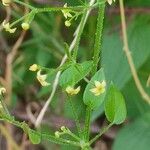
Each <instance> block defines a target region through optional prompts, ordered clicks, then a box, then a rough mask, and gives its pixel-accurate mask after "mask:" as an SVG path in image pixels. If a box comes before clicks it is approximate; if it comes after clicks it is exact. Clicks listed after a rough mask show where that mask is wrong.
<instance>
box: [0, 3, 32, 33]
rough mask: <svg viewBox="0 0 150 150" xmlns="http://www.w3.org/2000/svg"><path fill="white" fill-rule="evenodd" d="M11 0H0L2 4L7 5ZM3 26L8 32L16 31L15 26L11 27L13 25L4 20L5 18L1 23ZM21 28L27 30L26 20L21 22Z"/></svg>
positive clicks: (28, 26)
mask: <svg viewBox="0 0 150 150" xmlns="http://www.w3.org/2000/svg"><path fill="white" fill-rule="evenodd" d="M11 2H12V0H2V4H3V5H4V6H9V5H10V4H11ZM2 26H3V28H4V29H5V31H7V32H9V33H14V32H15V31H16V29H17V28H12V27H13V25H12V24H10V23H9V22H6V20H4V21H3V23H2ZM21 26H22V29H24V30H28V29H29V28H30V25H29V23H28V22H23V23H22V24H21Z"/></svg>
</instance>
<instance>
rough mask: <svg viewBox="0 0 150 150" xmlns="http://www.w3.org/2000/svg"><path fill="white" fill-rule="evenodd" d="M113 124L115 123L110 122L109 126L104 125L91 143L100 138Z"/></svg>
mask: <svg viewBox="0 0 150 150" xmlns="http://www.w3.org/2000/svg"><path fill="white" fill-rule="evenodd" d="M112 125H113V123H111V124H109V125H108V126H107V127H104V128H103V129H102V130H101V131H100V133H99V134H98V135H96V136H95V137H94V138H93V139H92V140H90V141H89V145H91V144H93V143H94V142H95V141H96V140H97V139H98V138H100V137H101V136H102V135H103V134H104V133H105V132H106V131H107V130H108V129H109V128H110V127H111V126H112Z"/></svg>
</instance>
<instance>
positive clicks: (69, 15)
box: [62, 3, 73, 27]
mask: <svg viewBox="0 0 150 150" xmlns="http://www.w3.org/2000/svg"><path fill="white" fill-rule="evenodd" d="M64 8H66V9H64V10H62V13H63V15H64V17H65V18H66V21H65V26H67V27H70V26H71V18H73V16H72V14H71V13H70V10H69V9H67V3H66V4H65V5H64ZM68 19H69V20H68Z"/></svg>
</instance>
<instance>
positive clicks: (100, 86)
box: [90, 81, 106, 96]
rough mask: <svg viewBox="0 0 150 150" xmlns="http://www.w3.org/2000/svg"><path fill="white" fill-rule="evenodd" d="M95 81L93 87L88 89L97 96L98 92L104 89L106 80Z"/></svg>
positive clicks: (100, 92)
mask: <svg viewBox="0 0 150 150" xmlns="http://www.w3.org/2000/svg"><path fill="white" fill-rule="evenodd" d="M94 82H95V87H94V88H92V89H90V91H91V92H92V93H93V94H94V95H95V96H99V95H100V94H103V93H104V92H105V90H106V82H105V81H102V82H99V81H94Z"/></svg>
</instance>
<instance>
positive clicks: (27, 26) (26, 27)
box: [21, 22, 30, 30]
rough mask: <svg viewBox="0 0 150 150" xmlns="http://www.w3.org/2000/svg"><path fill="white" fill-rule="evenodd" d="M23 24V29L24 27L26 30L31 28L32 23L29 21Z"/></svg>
mask: <svg viewBox="0 0 150 150" xmlns="http://www.w3.org/2000/svg"><path fill="white" fill-rule="evenodd" d="M21 26H22V29H24V30H28V29H29V28H30V25H29V23H27V22H23V23H22V24H21Z"/></svg>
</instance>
